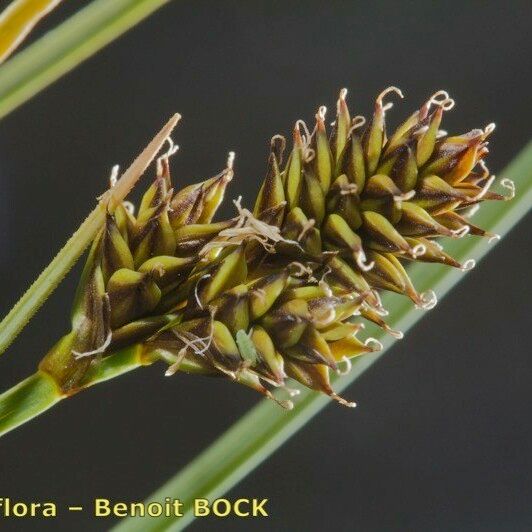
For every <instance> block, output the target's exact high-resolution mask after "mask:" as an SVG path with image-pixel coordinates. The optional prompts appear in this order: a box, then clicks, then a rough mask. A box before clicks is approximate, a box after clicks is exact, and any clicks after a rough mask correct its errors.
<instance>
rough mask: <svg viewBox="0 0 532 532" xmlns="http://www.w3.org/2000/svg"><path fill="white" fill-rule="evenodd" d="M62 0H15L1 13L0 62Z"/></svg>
mask: <svg viewBox="0 0 532 532" xmlns="http://www.w3.org/2000/svg"><path fill="white" fill-rule="evenodd" d="M59 2H61V0H14V1H13V2H11V3H10V4H9V5H8V6H7V7H6V8H5V9H4V11H3V12H2V13H1V14H0V63H3V62H4V61H5V60H6V59H7V58H8V57H9V56H10V55H11V54H12V53H13V51H14V50H15V49H16V48H17V46H19V45H20V44H21V43H22V41H23V40H24V39H25V38H26V37H27V35H28V34H29V33H30V31H31V30H32V29H33V27H34V26H35V25H36V24H37V23H38V22H39V21H40V20H41V19H42V18H43V17H45V16H46V15H47V14H48V13H50V11H52V9H54V7H56V6H57V5H58V4H59Z"/></svg>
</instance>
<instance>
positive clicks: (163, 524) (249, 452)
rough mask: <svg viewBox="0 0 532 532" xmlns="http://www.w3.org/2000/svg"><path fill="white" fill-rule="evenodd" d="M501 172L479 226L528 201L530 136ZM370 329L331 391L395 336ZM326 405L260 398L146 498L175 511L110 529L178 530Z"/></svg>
mask: <svg viewBox="0 0 532 532" xmlns="http://www.w3.org/2000/svg"><path fill="white" fill-rule="evenodd" d="M504 177H507V178H511V179H513V180H514V181H515V184H516V185H517V191H518V192H517V195H516V197H515V198H514V200H513V201H509V202H500V203H499V204H498V205H493V204H491V205H487V206H484V209H481V211H480V212H479V213H478V215H477V216H476V218H475V222H478V223H479V225H482V226H483V227H485V228H487V229H489V230H490V231H492V232H495V233H499V234H500V235H501V236H503V235H504V234H506V233H507V232H508V231H509V230H510V229H511V228H512V227H513V226H514V225H515V224H517V222H518V221H519V220H520V219H521V218H523V217H524V216H525V215H526V214H527V212H528V210H529V208H530V206H531V205H532V187H531V182H532V143H529V144H528V146H526V147H525V149H524V150H523V151H522V152H521V153H520V154H519V155H518V156H517V158H516V159H515V160H514V162H513V163H512V164H511V165H510V166H509V167H508V168H507V169H506V170H505V171H504ZM446 244H447V245H446V250H447V251H449V252H450V253H451V254H452V255H454V256H456V257H457V258H459V259H460V260H463V259H465V258H469V257H471V256H473V257H474V258H475V259H477V260H478V259H480V258H482V257H483V256H484V255H485V254H486V253H487V252H488V251H489V250H490V249H491V246H490V244H488V243H487V242H486V241H485V240H480V239H474V238H473V237H471V238H469V239H465V238H464V239H461V240H454V241H451V242H447V243H446ZM409 275H410V276H411V277H412V279H413V280H414V281H415V282H416V284H417V286H418V288H419V289H421V290H427V289H434V290H435V291H436V292H437V293H438V294H439V295H440V296H443V295H445V294H446V293H447V292H448V291H449V290H451V289H452V288H453V287H454V286H455V285H456V284H457V283H458V282H459V281H460V279H462V278H463V276H464V274H463V273H462V272H458V271H456V270H451V269H450V268H446V267H442V266H432V267H431V265H426V264H425V265H424V264H413V265H412V267H411V268H409ZM383 303H384V306H385V307H386V308H388V309H389V311H390V316H389V320H388V321H389V322H390V324H391V325H393V326H394V327H396V328H400V329H402V330H404V331H407V330H408V329H409V328H410V327H412V326H413V325H414V324H415V323H416V322H417V321H418V320H419V319H420V318H421V317H422V316H424V314H423V312H422V311H419V310H415V309H413V308H412V305H411V304H410V303H409V302H408V301H407V299H406V298H404V297H397V296H394V295H391V294H385V295H384V297H383ZM374 336H375V337H376V338H377V339H379V340H380V341H381V342H382V343H383V344H384V349H383V351H381V352H380V353H378V354H372V355H365V356H363V357H360V358H358V359H356V361H355V363H354V364H353V369H352V371H351V372H350V373H349V374H348V375H346V376H343V377H339V378H336V379H334V387H335V388H336V389H337V390H339V391H342V390H344V389H345V388H346V387H347V386H349V385H350V384H351V383H352V382H353V381H355V380H356V379H357V378H358V377H359V376H360V375H361V374H362V373H363V372H364V371H365V370H366V369H367V368H369V367H370V366H371V365H372V364H374V363H375V362H376V361H377V360H378V359H379V358H380V357H381V356H382V355H383V354H384V353H385V352H386V351H387V349H388V348H389V347H390V346H391V345H392V344H393V343H394V341H395V340H394V339H393V338H390V337H389V336H388V337H386V335H385V334H384V333H383V332H382V330H380V329H379V330H377V331H376V332H375V334H374ZM327 404H330V401H329V399H328V398H327V397H324V396H322V395H319V394H317V393H315V392H310V391H307V390H305V391H303V392H302V393H301V395H300V396H299V398H298V401H297V404H296V408H295V409H294V410H292V411H291V412H285V411H283V410H282V409H280V408H279V407H277V406H276V405H274V404H272V403H271V402H267V401H262V402H261V403H260V404H259V405H258V406H256V407H254V408H253V409H251V410H250V411H249V412H248V413H247V414H246V415H245V416H243V417H242V418H241V419H240V420H239V421H238V422H237V423H236V424H235V425H233V426H232V427H231V428H230V429H229V430H228V431H227V432H225V433H224V434H223V435H222V436H221V437H220V438H219V439H218V440H217V441H215V442H214V443H213V444H212V445H211V446H210V447H209V448H207V449H206V450H205V451H203V452H202V453H201V454H200V455H199V456H198V457H197V458H196V459H195V460H193V461H192V462H190V463H189V464H188V465H187V466H186V467H185V468H184V469H183V470H182V471H181V472H179V473H178V474H177V475H176V476H175V477H173V478H172V479H171V480H169V481H168V482H167V483H166V484H164V485H163V486H162V487H161V488H160V489H159V490H157V491H156V492H155V493H153V494H152V495H151V496H150V497H148V499H147V500H148V501H159V500H164V498H165V497H176V498H179V499H180V500H181V501H183V503H184V507H183V516H182V517H165V516H161V517H150V518H141V517H135V518H127V519H124V520H123V521H122V522H121V523H119V525H118V526H116V527H115V528H114V529H113V530H115V531H116V532H118V531H119V532H132V531H143V532H148V531H161V530H169V529H171V530H183V528H185V527H186V526H187V525H188V524H190V522H191V521H192V520H193V519H194V513H193V501H194V499H196V498H206V499H211V500H212V499H214V498H216V497H220V496H221V495H222V494H224V493H225V492H227V491H228V490H229V489H231V488H232V487H233V486H235V484H237V483H238V482H239V481H240V480H241V479H242V478H244V477H245V476H246V475H247V474H248V473H250V472H251V471H252V470H253V469H254V468H255V467H257V466H258V465H259V464H260V463H261V462H263V461H264V460H265V459H266V458H267V457H268V456H270V455H271V454H272V453H273V452H275V451H276V450H277V449H278V448H279V447H281V445H282V444H283V443H284V442H285V441H286V440H288V438H290V436H292V435H293V434H294V433H295V432H297V430H299V429H300V428H301V427H302V426H304V425H305V423H307V422H308V421H309V420H310V419H311V418H312V417H313V416H314V415H316V414H317V413H318V412H319V411H320V410H321V409H322V408H323V407H324V406H326V405H327Z"/></svg>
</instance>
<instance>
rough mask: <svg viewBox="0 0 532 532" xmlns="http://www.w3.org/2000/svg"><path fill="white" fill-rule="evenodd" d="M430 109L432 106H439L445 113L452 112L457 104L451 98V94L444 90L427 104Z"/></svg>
mask: <svg viewBox="0 0 532 532" xmlns="http://www.w3.org/2000/svg"><path fill="white" fill-rule="evenodd" d="M427 103H428V106H429V108H430V106H431V105H433V104H434V105H439V106H440V107H441V108H442V109H443V110H444V111H450V110H451V109H452V108H453V107H454V104H455V101H454V100H453V99H452V98H451V97H449V93H448V92H447V91H444V90H440V91H438V92H435V93H434V94H433V95H432V96H431V97H430V98H429V101H428V102H427Z"/></svg>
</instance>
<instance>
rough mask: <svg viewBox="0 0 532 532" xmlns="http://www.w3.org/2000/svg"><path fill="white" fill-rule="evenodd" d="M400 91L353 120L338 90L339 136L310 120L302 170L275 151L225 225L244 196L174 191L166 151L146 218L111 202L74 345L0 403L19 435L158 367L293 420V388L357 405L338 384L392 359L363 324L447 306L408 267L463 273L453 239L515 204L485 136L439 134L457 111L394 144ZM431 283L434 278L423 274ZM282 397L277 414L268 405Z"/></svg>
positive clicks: (218, 184)
mask: <svg viewBox="0 0 532 532" xmlns="http://www.w3.org/2000/svg"><path fill="white" fill-rule="evenodd" d="M392 92H393V93H396V94H397V95H399V96H402V94H401V92H400V91H399V89H397V88H395V87H391V88H389V89H386V90H385V91H383V92H382V93H381V94H380V95H379V96H378V97H377V98H376V100H375V109H374V113H373V116H372V117H371V119H370V120H369V121H367V122H366V120H365V119H364V118H363V117H360V116H355V117H354V118H351V115H350V112H349V110H348V107H347V103H346V91H345V90H342V91H341V92H340V96H339V98H338V101H337V105H336V119H335V122H334V127H333V129H332V131H331V132H330V133H329V132H327V131H326V127H325V112H326V109H325V108H324V107H323V106H322V107H320V108H319V109H318V112H317V114H316V123H315V126H314V128H313V129H312V131H310V129H309V128H308V127H307V125H306V124H305V123H304V122H303V121H301V120H298V121H297V122H296V124H295V127H294V129H293V142H292V147H291V150H290V153H289V155H288V157H287V158H286V162H284V163H283V159H284V150H285V144H286V142H285V139H284V137H282V136H280V135H276V136H274V137H273V139H272V143H271V147H272V148H271V153H270V156H269V160H268V167H267V173H266V177H265V179H264V182H263V185H262V187H261V188H260V191H259V194H258V197H257V200H256V202H255V205H254V207H253V210H252V211H251V210H248V209H246V208H245V207H243V206H242V205H241V201H240V199H239V200H237V201H236V202H235V206H236V209H237V215H236V216H235V217H233V218H230V219H228V220H223V221H213V218H214V216H215V214H216V211H217V209H218V207H219V206H220V204H221V203H222V201H223V199H224V195H225V191H226V188H227V185H228V184H229V182H230V181H231V179H232V178H233V157H234V154H230V156H229V159H228V162H227V165H226V168H225V169H224V170H223V171H222V172H220V173H219V174H217V175H215V176H213V177H211V178H208V179H206V180H204V181H202V182H200V183H197V184H194V185H189V186H187V187H185V188H184V189H182V190H179V191H177V192H175V191H174V189H173V186H172V180H171V176H170V156H171V155H172V154H173V152H174V151H175V150H174V147H173V143H172V142H171V139H169V138H168V141H169V143H170V148H169V150H168V152H167V153H166V154H164V155H163V156H161V157H160V158H159V159H158V161H157V168H156V175H155V178H154V180H153V182H152V184H151V185H150V186H149V188H148V189H147V191H146V192H145V194H144V196H143V198H142V201H141V203H140V205H139V207H138V209H137V210H135V208H134V207H133V206H132V205H131V204H130V203H126V202H121V201H111V198H113V197H114V196H113V190H114V188H115V187H118V186H119V185H118V184H115V176H112V179H111V188H110V190H109V192H108V193H107V196H106V197H104V198H103V199H102V202H101V205H104V206H105V209H106V216H105V222H104V226H103V227H102V228H101V229H100V231H99V232H98V234H97V236H96V238H95V240H94V241H93V243H92V247H91V250H90V252H89V255H88V258H87V261H86V264H85V268H84V270H83V273H82V276H81V279H80V283H79V286H78V289H77V293H76V296H75V300H74V305H73V310H72V313H71V330H70V332H68V333H67V334H65V336H63V337H62V338H61V339H60V340H59V341H58V342H57V343H56V344H55V345H54V346H53V347H52V349H51V350H50V351H49V352H48V353H47V354H46V355H45V357H44V358H43V360H42V361H41V362H40V364H39V367H38V371H37V373H36V374H35V375H34V376H33V377H31V378H30V379H28V380H27V381H25V382H23V383H21V384H20V385H18V386H16V387H15V388H14V389H12V390H9V391H7V392H6V393H4V394H3V395H2V396H0V430H1V431H2V432H7V431H9V430H11V429H12V428H14V427H15V426H17V425H19V424H21V423H23V422H25V421H26V420H27V419H30V418H31V417H33V416H34V415H36V414H38V413H39V412H40V411H41V410H44V409H45V408H47V407H49V406H51V405H52V404H54V403H55V402H57V401H59V400H60V399H62V398H66V397H69V396H71V395H72V394H74V393H77V392H79V391H81V390H83V389H84V388H86V387H88V386H90V385H92V384H94V383H95V382H98V381H101V380H105V379H107V378H110V377H112V376H115V375H118V374H120V373H122V372H124V371H127V370H129V369H131V368H133V367H137V366H142V365H147V364H151V363H153V362H155V361H163V362H164V363H165V364H166V365H167V369H166V375H167V376H171V375H173V374H174V373H176V372H178V371H181V372H185V373H193V374H201V375H208V376H217V377H224V378H227V379H230V380H232V381H235V382H238V383H240V384H244V385H245V386H248V387H250V388H252V389H254V390H256V391H258V392H260V393H261V394H263V395H265V396H266V397H268V398H270V399H273V400H274V401H276V402H278V403H279V404H280V405H281V406H284V407H286V408H289V409H291V408H292V407H293V401H292V400H291V399H289V398H288V397H289V396H293V395H296V394H297V393H298V392H299V389H298V388H295V389H294V388H293V387H292V385H289V382H288V379H291V380H292V381H295V382H296V383H299V385H302V386H304V387H307V388H310V389H312V390H315V391H317V392H322V393H324V394H326V395H328V396H329V397H330V398H332V399H334V400H335V401H337V402H339V403H340V404H342V405H345V406H354V403H353V402H351V401H349V400H347V399H345V398H343V397H341V396H340V395H338V394H337V393H336V392H335V391H334V390H333V387H332V386H331V382H330V374H331V372H336V373H342V372H348V371H349V370H350V367H351V359H352V358H354V357H358V356H361V355H364V354H366V353H371V352H374V351H377V350H380V349H381V348H382V344H381V342H379V341H378V340H375V339H373V338H365V339H363V340H362V339H360V338H359V335H360V332H361V330H362V329H363V327H364V321H367V322H372V323H374V324H376V325H378V326H379V327H381V328H382V329H383V330H385V331H386V332H387V333H389V334H391V335H392V336H394V337H396V338H399V337H401V336H402V332H401V331H399V330H396V329H394V328H392V326H391V325H389V324H388V323H387V322H386V314H387V311H386V309H385V308H384V307H383V305H382V302H381V297H380V294H381V293H382V292H384V291H391V292H395V293H399V294H401V295H403V296H405V297H407V298H409V299H410V300H411V301H412V304H413V305H415V306H416V307H418V308H421V309H430V308H432V307H433V306H434V305H435V303H436V297H435V294H434V293H433V292H432V291H427V292H424V293H420V292H419V291H417V290H416V289H415V287H414V285H413V283H412V281H411V280H410V277H409V275H408V273H407V269H408V268H405V266H406V265H407V264H408V263H409V262H424V263H441V264H444V265H447V266H449V267H454V268H457V269H460V270H462V271H467V270H469V269H471V268H472V267H473V266H474V261H473V260H472V259H471V260H467V261H465V262H459V261H457V260H456V259H455V258H453V257H452V256H451V255H449V254H447V253H446V252H445V250H444V249H443V246H442V244H441V243H440V240H441V239H442V238H452V239H461V238H464V237H484V238H487V239H489V240H491V241H493V240H496V239H497V238H498V235H496V234H494V233H490V232H488V231H486V230H484V229H482V228H481V227H478V226H477V225H475V224H474V223H473V222H472V221H471V220H470V219H469V217H470V216H471V214H472V212H473V211H474V210H476V208H478V205H479V204H480V203H482V202H484V201H486V200H490V201H506V200H508V199H512V197H513V195H514V192H515V189H514V185H513V183H512V182H511V181H510V180H508V179H505V180H502V181H501V185H502V187H504V188H506V189H507V190H508V191H509V192H508V193H507V194H506V195H503V194H501V193H499V192H495V191H493V190H491V187H492V185H493V183H494V181H495V177H494V176H492V175H491V174H490V172H489V170H488V168H487V166H486V164H485V162H484V159H485V157H486V155H487V153H488V148H487V144H488V138H489V136H490V135H491V134H492V132H493V130H494V125H493V124H489V125H488V126H486V127H485V128H483V129H475V130H472V131H470V132H468V133H465V134H462V135H449V134H448V133H446V132H445V131H443V130H442V129H441V128H440V125H441V121H442V117H443V114H444V113H445V112H446V111H448V110H450V109H451V108H452V106H453V104H454V102H453V100H452V99H451V98H450V97H449V96H448V94H447V93H446V92H445V91H439V92H437V93H436V94H434V95H433V96H431V97H430V98H429V99H428V100H427V101H426V102H425V103H424V104H423V105H422V106H421V107H420V108H419V109H418V110H416V111H415V112H414V113H412V114H411V115H410V116H409V117H408V118H407V119H406V120H405V121H404V122H403V123H402V124H401V125H400V126H399V127H398V128H397V129H396V130H395V131H394V132H392V133H391V134H388V133H387V132H386V124H385V114H386V111H387V110H388V109H389V108H390V106H391V104H389V103H388V104H385V103H384V97H385V96H386V95H387V94H389V93H392ZM426 267H430V266H429V265H427V266H426ZM278 390H279V391H284V396H283V398H280V396H279V394H278V393H273V392H274V391H278Z"/></svg>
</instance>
